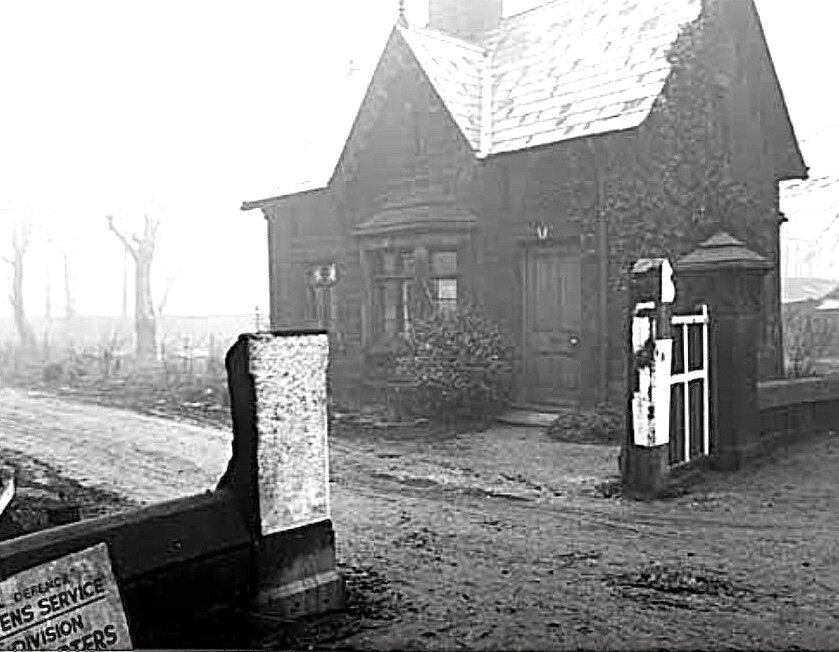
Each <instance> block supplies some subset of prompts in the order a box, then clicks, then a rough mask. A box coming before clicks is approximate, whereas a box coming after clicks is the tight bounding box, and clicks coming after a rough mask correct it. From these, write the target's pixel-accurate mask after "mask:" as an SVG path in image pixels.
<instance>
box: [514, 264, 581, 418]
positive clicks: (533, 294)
mask: <svg viewBox="0 0 839 652" xmlns="http://www.w3.org/2000/svg"><path fill="white" fill-rule="evenodd" d="M524 303H525V315H524V333H525V338H524V339H525V342H524V345H525V377H524V379H523V380H524V390H525V396H526V398H527V400H528V401H529V402H532V403H576V402H577V401H578V400H579V392H580V361H579V356H578V351H579V341H580V326H581V324H580V321H581V295H580V256H579V253H575V252H571V251H568V250H564V249H558V248H541V247H540V248H533V249H530V250H528V252H527V256H526V262H525V302H524Z"/></svg>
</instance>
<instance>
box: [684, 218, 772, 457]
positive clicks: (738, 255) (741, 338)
mask: <svg viewBox="0 0 839 652" xmlns="http://www.w3.org/2000/svg"><path fill="white" fill-rule="evenodd" d="M771 268H772V263H771V262H770V261H768V260H767V259H766V258H764V257H763V256H761V255H759V254H757V253H755V252H754V251H752V250H751V249H748V248H747V247H746V246H745V245H744V244H743V242H741V241H740V240H738V239H737V238H735V237H733V236H731V235H729V234H728V233H724V232H720V233H717V234H716V235H714V236H712V237H711V238H709V239H708V240H706V241H705V242H703V243H702V244H700V245H699V247H697V248H696V249H695V250H694V251H692V252H691V253H689V254H687V255H686V256H684V257H683V258H681V259H679V260H678V261H677V263H676V274H677V282H678V284H679V297H680V299H684V300H685V301H686V302H690V305H694V304H696V303H705V304H707V305H708V307H709V308H710V313H711V323H710V325H709V326H710V329H709V330H710V332H709V335H710V344H709V348H710V351H709V356H708V359H709V362H710V365H711V368H710V370H709V371H710V382H711V397H710V403H711V409H710V414H709V415H708V416H709V417H710V427H711V451H710V453H711V456H712V461H713V463H714V465H715V466H717V467H718V468H722V469H737V468H739V467H740V466H741V464H742V462H743V460H744V459H745V458H747V457H749V456H751V455H753V454H754V453H755V452H757V449H758V448H759V437H760V410H759V407H758V402H757V379H758V346H759V342H760V333H761V323H760V319H761V307H762V296H761V292H762V279H763V275H764V274H766V272H768V271H769V270H770V269H771Z"/></svg>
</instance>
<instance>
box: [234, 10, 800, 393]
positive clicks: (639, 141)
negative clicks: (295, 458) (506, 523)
mask: <svg viewBox="0 0 839 652" xmlns="http://www.w3.org/2000/svg"><path fill="white" fill-rule="evenodd" d="M502 10H503V7H502V1H501V0H430V5H429V23H428V25H426V26H418V25H412V24H409V23H408V21H407V20H406V18H405V16H404V15H399V16H398V17H397V18H396V20H395V24H394V27H393V30H392V32H391V34H390V37H389V39H388V41H387V44H386V46H385V48H384V51H383V52H382V55H381V58H380V59H379V61H378V64H377V66H376V69H375V72H374V73H373V75H372V79H371V81H370V84H369V86H368V88H367V91H366V94H365V95H364V98H363V100H362V101H361V103H360V106H359V107H358V110H357V114H356V117H355V121H354V122H353V124H352V127H351V129H350V130H349V132H348V133H347V134H346V135H345V139H344V140H343V141H342V142H341V143H338V145H339V146H340V147H336V157H335V158H334V159H331V160H324V161H323V162H322V163H323V174H322V176H321V177H320V178H316V179H313V180H312V181H311V182H310V183H308V184H305V185H303V186H298V187H296V188H295V189H294V190H292V191H289V192H288V193H282V194H281V195H280V196H276V197H270V198H266V199H260V200H257V201H248V202H245V203H244V204H243V207H242V208H243V209H244V210H255V209H258V210H260V211H261V212H262V214H263V215H264V216H265V218H266V220H267V223H268V244H269V250H270V270H269V275H270V292H271V295H270V298H271V325H272V327H275V328H284V327H300V326H318V325H319V326H325V327H328V328H329V329H330V331H331V332H332V333H333V341H334V346H333V373H334V381H333V382H335V383H336V388H337V387H339V386H342V385H344V386H360V385H361V384H363V382H364V380H365V378H367V369H368V366H367V365H368V362H369V359H370V356H369V354H370V352H371V351H373V350H375V349H376V347H377V346H380V345H381V344H382V343H383V342H386V341H388V340H389V339H393V338H399V337H401V336H403V335H404V334H406V333H407V332H409V330H410V327H411V321H412V319H413V318H414V315H413V313H412V305H413V303H414V295H415V294H416V293H417V292H423V293H424V294H425V295H427V296H428V299H429V300H430V301H431V302H432V303H433V304H434V305H436V306H437V307H438V308H440V309H444V310H445V309H450V308H453V307H456V306H460V305H464V304H466V303H471V304H477V305H479V306H481V307H482V308H483V309H484V310H485V312H486V313H488V314H489V316H490V317H491V318H492V319H493V320H494V321H495V322H496V323H497V324H498V325H499V326H500V327H501V329H502V330H503V331H504V332H506V333H507V334H508V335H509V337H510V339H511V341H512V343H513V345H514V348H515V374H516V382H515V384H516V400H517V401H519V402H521V403H524V404H531V405H595V404H598V403H602V402H605V401H619V400H622V398H623V395H624V383H625V378H626V375H625V360H626V353H625V346H626V344H625V339H626V336H625V333H626V318H627V317H626V315H627V296H626V290H627V280H628V273H629V269H630V268H631V265H632V263H633V262H634V261H635V260H636V259H637V258H639V257H642V256H657V255H664V256H669V257H671V259H673V260H675V259H677V258H678V257H679V256H681V255H683V254H685V253H687V252H688V251H690V250H691V249H693V248H694V247H695V246H696V245H697V244H698V243H700V242H702V241H703V240H704V239H706V238H708V237H709V236H711V235H712V234H713V233H716V232H718V231H720V230H724V231H726V232H728V233H731V234H732V235H734V236H736V237H737V238H739V239H740V240H742V241H743V242H745V243H746V244H747V246H748V247H749V248H751V249H753V250H754V251H756V252H758V253H760V254H762V255H763V256H764V257H766V258H768V259H769V260H770V261H772V263H773V265H774V267H773V269H772V270H771V271H770V273H769V274H767V276H766V279H765V284H764V287H763V297H762V304H763V327H762V338H761V342H760V370H761V375H762V376H763V377H771V376H775V375H779V374H781V373H782V369H783V352H782V333H781V318H780V277H779V273H778V271H779V258H780V228H781V222H782V220H781V215H780V212H779V191H778V184H779V182H781V181H784V180H789V179H804V178H806V176H807V168H806V167H805V164H804V161H803V159H802V155H801V152H800V150H799V147H798V143H797V141H796V136H795V132H794V130H793V126H792V124H791V122H790V118H789V115H788V112H787V109H786V105H785V101H784V96H783V93H782V91H781V87H780V85H779V82H778V78H777V76H776V74H775V70H774V67H773V64H772V59H771V56H770V53H769V50H768V47H767V43H766V40H765V38H764V34H763V31H762V28H761V23H760V19H759V16H758V13H757V11H756V8H755V5H754V3H753V1H752V0H702V1H701V0H663V1H661V2H646V1H641V0H554V1H553V2H547V3H545V4H544V5H541V6H539V7H536V8H534V9H531V10H529V11H525V12H523V13H520V14H516V15H511V16H504V15H503V11H502ZM338 150H340V151H338Z"/></svg>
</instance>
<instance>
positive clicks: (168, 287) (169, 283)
mask: <svg viewBox="0 0 839 652" xmlns="http://www.w3.org/2000/svg"><path fill="white" fill-rule="evenodd" d="M177 278H178V274H177V273H175V274H174V275H172V276H170V277H169V278H168V279H166V286H165V287H164V288H163V296H162V297H161V298H160V302H159V303H158V304H157V314H158V316H160V315H162V314H163V308H165V307H166V301H167V300H168V299H169V291H170V290H171V289H172V284H173V283H174V282H175V280H176V279H177Z"/></svg>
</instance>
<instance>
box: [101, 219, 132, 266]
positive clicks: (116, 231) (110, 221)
mask: <svg viewBox="0 0 839 652" xmlns="http://www.w3.org/2000/svg"><path fill="white" fill-rule="evenodd" d="M105 219H106V220H108V228H109V229H110V230H111V231H112V232H113V234H114V235H115V236H116V237H117V238H119V239H120V242H122V244H123V246H124V247H125V250H126V251H127V252H128V253H130V254H131V256H132V257H133V258H134V260H136V259H137V250H136V249H134V247H132V246H131V243H130V242H128V238H126V237H125V236H124V235H123V234H122V233H121V232H120V230H119V229H117V227H115V226H114V218H113V215H108V216H107V217H106V218H105ZM135 237H136V236H135Z"/></svg>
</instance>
